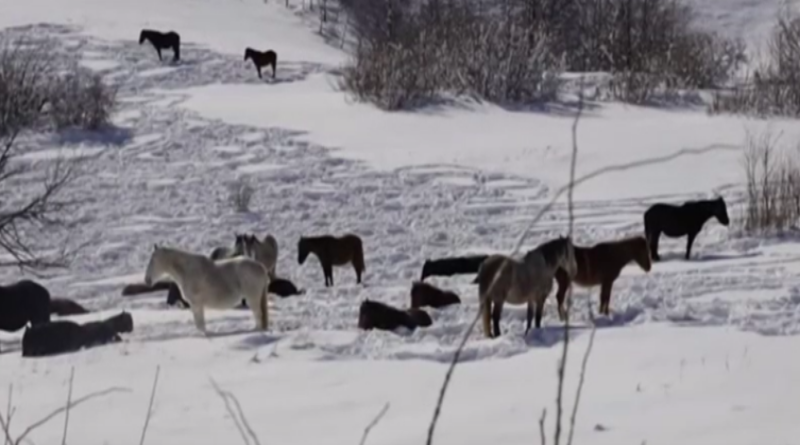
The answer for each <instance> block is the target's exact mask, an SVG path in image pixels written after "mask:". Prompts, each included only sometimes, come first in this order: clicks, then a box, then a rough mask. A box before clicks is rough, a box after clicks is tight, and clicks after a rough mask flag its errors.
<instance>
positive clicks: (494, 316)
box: [476, 237, 578, 338]
mask: <svg viewBox="0 0 800 445" xmlns="http://www.w3.org/2000/svg"><path fill="white" fill-rule="evenodd" d="M559 268H562V269H564V271H565V272H566V273H567V275H568V276H569V277H570V279H572V278H573V277H574V276H575V274H576V273H577V269H578V265H577V263H576V262H575V247H574V246H573V245H572V240H571V239H570V238H569V237H558V238H556V239H553V240H550V241H547V242H545V243H542V244H540V245H539V246H538V247H536V248H535V249H533V250H531V251H529V252H528V253H527V254H525V257H524V258H523V259H522V261H520V260H516V259H514V258H511V257H509V256H506V255H491V256H489V257H488V258H486V260H484V261H483V263H481V266H480V268H479V269H478V277H477V279H476V281H477V282H478V299H479V301H480V311H481V316H482V317H483V332H484V334H485V335H486V336H487V337H489V338H492V337H499V336H500V317H501V316H502V314H503V304H505V303H509V304H513V305H520V304H527V305H528V311H527V317H526V327H525V333H526V334H527V333H528V330H530V328H531V319H532V318H533V315H534V308H535V310H536V328H537V329H538V328H539V327H540V326H541V322H542V313H543V312H544V302H545V300H546V299H547V296H548V295H549V294H550V291H551V290H552V289H553V278H554V276H555V273H556V270H558V269H559ZM492 306H494V307H492ZM490 320H491V322H492V324H493V325H494V326H493V327H494V329H493V330H490V326H489V322H490Z"/></svg>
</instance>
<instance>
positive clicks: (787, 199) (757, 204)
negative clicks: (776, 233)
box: [743, 132, 800, 233]
mask: <svg viewBox="0 0 800 445" xmlns="http://www.w3.org/2000/svg"><path fill="white" fill-rule="evenodd" d="M743 164H744V170H745V177H746V180H747V207H746V209H745V218H744V230H745V232H749V233H753V232H759V231H764V230H781V229H785V228H787V227H791V226H793V225H795V224H796V223H797V219H798V217H800V163H798V159H797V156H796V154H794V153H789V152H787V151H784V150H782V149H781V146H779V145H778V139H777V138H776V137H774V136H773V134H772V133H770V132H765V133H763V134H762V135H760V136H753V135H752V134H748V135H747V143H746V147H745V153H744V159H743Z"/></svg>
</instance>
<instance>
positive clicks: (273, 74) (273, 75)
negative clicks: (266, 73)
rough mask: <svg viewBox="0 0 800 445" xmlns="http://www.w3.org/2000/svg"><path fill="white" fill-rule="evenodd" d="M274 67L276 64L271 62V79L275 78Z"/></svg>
mask: <svg viewBox="0 0 800 445" xmlns="http://www.w3.org/2000/svg"><path fill="white" fill-rule="evenodd" d="M275 65H276V64H275V63H274V62H273V63H272V78H273V79H274V78H275Z"/></svg>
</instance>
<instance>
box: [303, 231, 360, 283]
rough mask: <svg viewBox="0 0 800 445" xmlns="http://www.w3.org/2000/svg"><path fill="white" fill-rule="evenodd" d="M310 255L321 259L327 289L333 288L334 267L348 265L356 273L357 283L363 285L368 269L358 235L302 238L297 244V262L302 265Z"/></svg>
mask: <svg viewBox="0 0 800 445" xmlns="http://www.w3.org/2000/svg"><path fill="white" fill-rule="evenodd" d="M309 253H313V254H314V255H316V256H317V258H319V262H320V264H321V265H322V272H323V273H324V274H325V287H328V286H329V285H330V286H333V266H344V265H346V264H348V263H350V264H352V265H353V269H355V271H356V282H357V283H359V284H360V283H361V274H362V273H364V270H366V268H365V266H364V247H363V244H362V242H361V238H359V237H358V236H357V235H353V234H352V233H348V234H346V235H343V236H341V237H335V236H331V235H323V236H311V237H305V236H302V237H300V241H298V243H297V262H298V263H299V264H300V265H302V264H303V263H304V262H305V261H306V258H308V254H309ZM329 283H330V284H329Z"/></svg>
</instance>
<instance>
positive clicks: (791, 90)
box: [709, 10, 800, 117]
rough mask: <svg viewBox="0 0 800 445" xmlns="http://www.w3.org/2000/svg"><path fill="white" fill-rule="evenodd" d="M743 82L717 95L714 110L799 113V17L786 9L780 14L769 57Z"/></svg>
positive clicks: (760, 113)
mask: <svg viewBox="0 0 800 445" xmlns="http://www.w3.org/2000/svg"><path fill="white" fill-rule="evenodd" d="M747 80H748V81H747V82H746V83H745V84H744V85H740V86H738V87H737V88H736V89H734V91H733V92H727V93H726V92H721V93H717V94H715V96H714V101H713V103H712V104H711V106H710V107H709V112H711V113H737V114H746V115H755V116H759V117H768V116H791V117H797V116H800V17H797V16H796V15H795V14H792V13H791V12H790V11H788V10H786V11H784V12H783V13H782V14H781V17H780V18H778V21H777V24H776V26H775V29H774V31H773V35H772V37H771V39H770V42H769V45H768V49H767V54H766V61H765V62H764V63H763V64H762V66H760V67H759V69H758V70H757V71H756V72H755V74H754V75H753V76H752V79H747Z"/></svg>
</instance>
